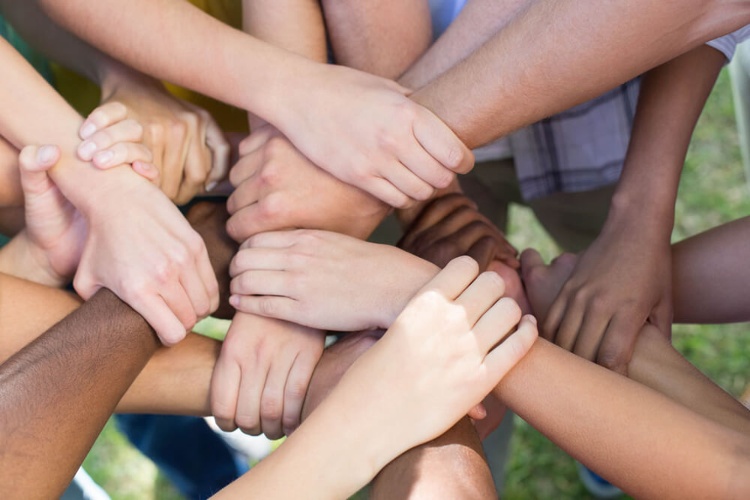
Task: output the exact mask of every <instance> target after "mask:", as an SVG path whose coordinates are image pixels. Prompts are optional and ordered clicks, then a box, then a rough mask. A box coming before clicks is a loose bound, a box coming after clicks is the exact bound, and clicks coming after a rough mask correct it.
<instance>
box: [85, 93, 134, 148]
mask: <svg viewBox="0 0 750 500" xmlns="http://www.w3.org/2000/svg"><path fill="white" fill-rule="evenodd" d="M127 116H128V108H127V106H125V105H124V104H122V103H120V102H108V103H106V104H102V105H101V106H99V107H98V108H96V109H95V110H94V111H92V112H91V114H90V115H89V116H88V117H87V118H86V119H85V120H84V121H83V123H82V124H81V128H80V129H79V131H78V136H79V137H80V138H81V139H84V140H85V139H88V138H89V137H91V136H92V135H94V133H95V132H96V131H97V130H101V129H103V128H106V127H109V126H110V125H112V124H114V123H117V122H119V121H122V120H124V119H125V118H127Z"/></svg>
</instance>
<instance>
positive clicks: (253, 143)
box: [239, 126, 278, 156]
mask: <svg viewBox="0 0 750 500" xmlns="http://www.w3.org/2000/svg"><path fill="white" fill-rule="evenodd" d="M277 133H278V132H277V130H276V129H274V128H273V127H271V126H264V127H260V128H258V129H255V130H253V131H251V132H250V135H249V136H247V137H246V138H245V139H243V140H242V142H240V146H239V151H240V155H241V156H245V155H248V154H250V153H252V152H254V151H257V150H258V149H260V148H262V147H263V145H264V144H265V143H266V142H268V140H269V139H270V138H271V137H273V136H274V135H276V134H277Z"/></svg>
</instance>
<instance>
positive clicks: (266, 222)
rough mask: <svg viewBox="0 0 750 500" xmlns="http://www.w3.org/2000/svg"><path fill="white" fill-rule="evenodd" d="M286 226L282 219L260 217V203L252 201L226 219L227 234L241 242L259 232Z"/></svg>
mask: <svg viewBox="0 0 750 500" xmlns="http://www.w3.org/2000/svg"><path fill="white" fill-rule="evenodd" d="M286 226H287V224H285V223H284V222H283V221H280V220H271V219H270V218H267V217H262V216H261V208H260V204H259V203H254V204H252V205H249V206H247V207H245V208H241V209H239V210H238V211H237V212H235V213H234V214H233V215H232V216H231V217H229V219H227V234H228V235H229V236H230V237H231V238H232V239H233V240H234V241H236V242H238V243H242V242H244V241H246V240H247V239H248V238H251V237H254V236H255V235H257V234H259V233H265V232H267V231H272V230H274V229H278V228H279V227H286Z"/></svg>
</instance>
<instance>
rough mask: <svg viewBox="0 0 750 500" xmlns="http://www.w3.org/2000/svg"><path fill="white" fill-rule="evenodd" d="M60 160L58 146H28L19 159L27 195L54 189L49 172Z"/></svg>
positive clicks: (23, 185)
mask: <svg viewBox="0 0 750 500" xmlns="http://www.w3.org/2000/svg"><path fill="white" fill-rule="evenodd" d="M59 159H60V149H59V148H58V147H57V146H41V147H38V146H26V147H25V148H23V149H22V150H21V154H20V155H19V157H18V165H19V168H20V172H21V187H22V188H23V192H24V194H25V195H27V196H28V195H39V194H42V193H44V192H46V191H47V190H49V189H50V188H52V187H54V184H53V182H52V180H51V179H50V178H49V176H48V175H47V171H48V170H49V169H50V168H52V167H53V166H54V165H55V164H56V163H57V161H58V160H59Z"/></svg>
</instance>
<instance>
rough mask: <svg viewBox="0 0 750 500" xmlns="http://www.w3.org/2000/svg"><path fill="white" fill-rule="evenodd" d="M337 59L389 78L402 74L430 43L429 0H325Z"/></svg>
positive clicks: (327, 19) (326, 14) (341, 62)
mask: <svg viewBox="0 0 750 500" xmlns="http://www.w3.org/2000/svg"><path fill="white" fill-rule="evenodd" d="M322 3H323V7H324V10H325V16H326V23H327V25H328V32H329V35H330V38H331V44H332V46H333V51H334V54H335V55H336V61H337V62H338V63H339V64H344V65H346V66H349V67H351V68H356V69H359V70H362V71H367V72H368V73H372V74H375V75H379V76H384V77H387V78H393V79H396V78H398V77H399V76H400V75H401V74H402V73H403V72H404V71H406V69H407V68H408V67H409V66H410V65H411V64H412V63H413V62H414V61H415V60H416V59H417V57H419V56H420V55H421V54H422V53H423V52H424V51H425V50H426V49H427V47H429V45H430V40H431V36H432V26H431V23H430V11H429V6H428V4H427V2H426V1H424V0H419V1H415V2H414V1H413V2H402V1H399V0H378V1H367V2H359V1H350V0H343V1H342V0H323V2H322Z"/></svg>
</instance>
